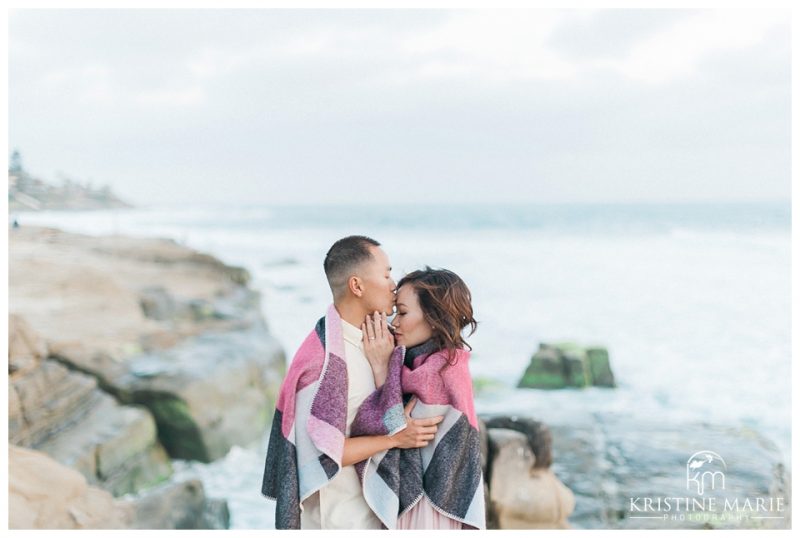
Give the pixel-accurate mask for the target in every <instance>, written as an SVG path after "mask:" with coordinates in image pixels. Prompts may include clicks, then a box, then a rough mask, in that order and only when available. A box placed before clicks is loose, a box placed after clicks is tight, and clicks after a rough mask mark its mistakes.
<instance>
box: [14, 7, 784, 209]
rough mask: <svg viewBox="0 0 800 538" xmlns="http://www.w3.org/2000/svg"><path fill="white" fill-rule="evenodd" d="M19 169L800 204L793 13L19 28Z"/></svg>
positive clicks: (366, 17) (132, 190)
mask: <svg viewBox="0 0 800 538" xmlns="http://www.w3.org/2000/svg"><path fill="white" fill-rule="evenodd" d="M9 26H10V28H9V32H10V37H9V40H10V42H9V122H10V125H9V144H10V148H9V151H10V150H11V149H13V148H18V149H19V150H20V151H21V153H22V156H23V163H24V165H25V167H26V168H27V169H28V170H30V171H31V172H33V173H35V174H38V175H40V176H41V177H43V178H44V179H48V180H53V181H56V180H57V179H58V177H59V173H61V174H66V175H67V176H70V177H73V178H77V179H84V180H86V179H92V180H93V181H94V182H95V183H96V184H103V183H107V184H110V185H111V186H112V187H113V188H114V189H115V190H116V191H117V193H118V194H120V195H121V196H122V197H124V198H127V199H129V200H131V201H133V202H135V203H159V204H160V203H166V204H172V203H177V202H184V201H185V202H187V203H192V202H201V203H205V202H218V201H221V202H231V203H237V202H248V203H250V202H252V203H262V202H263V203H361V202H377V203H381V202H383V203H391V202H393V201H397V202H429V203H441V202H457V203H463V202H484V201H486V202H541V203H549V202H609V201H619V202H628V201H631V202H639V201H653V202H658V201H708V200H718V201H741V200H787V201H788V200H789V198H790V184H791V180H790V132H791V122H790V104H791V88H790V82H791V77H790V75H791V66H790V13H789V12H788V11H753V10H724V11H675V10H641V11H627V10H600V11H582V10H572V11H553V10H529V11H511V10H500V11H486V10H478V11H470V10H456V11H449V10H408V11H406V10H376V11H364V10H298V11H288V10H259V11H251V10H213V11H212V10H197V11H185V10H135V11H134V10H109V11H102V10H70V11H57V10H17V11H13V12H12V13H11V15H10V19H9Z"/></svg>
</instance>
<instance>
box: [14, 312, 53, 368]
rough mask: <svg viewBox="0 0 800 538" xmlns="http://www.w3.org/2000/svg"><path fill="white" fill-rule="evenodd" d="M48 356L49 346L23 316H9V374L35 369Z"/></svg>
mask: <svg viewBox="0 0 800 538" xmlns="http://www.w3.org/2000/svg"><path fill="white" fill-rule="evenodd" d="M46 356H47V344H46V343H45V342H44V341H43V340H42V339H41V338H39V336H38V335H37V334H35V333H34V331H33V329H32V328H31V326H30V325H29V324H28V322H27V321H25V320H24V319H23V318H22V317H21V316H19V315H17V314H14V313H10V314H9V315H8V373H9V375H11V374H14V373H22V372H24V371H26V370H30V369H32V368H35V367H36V365H37V364H38V363H39V361H41V360H42V359H43V358H44V357H46Z"/></svg>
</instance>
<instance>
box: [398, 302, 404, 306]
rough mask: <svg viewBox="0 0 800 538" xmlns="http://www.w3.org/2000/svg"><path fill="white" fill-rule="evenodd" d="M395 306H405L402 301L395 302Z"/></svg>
mask: <svg viewBox="0 0 800 538" xmlns="http://www.w3.org/2000/svg"><path fill="white" fill-rule="evenodd" d="M397 306H405V305H404V304H403V303H397Z"/></svg>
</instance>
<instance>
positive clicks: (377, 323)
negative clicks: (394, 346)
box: [372, 310, 383, 340]
mask: <svg viewBox="0 0 800 538" xmlns="http://www.w3.org/2000/svg"><path fill="white" fill-rule="evenodd" d="M372 325H373V327H375V338H377V339H378V340H382V339H383V331H382V329H381V315H380V313H378V311H377V310H376V311H375V314H374V315H373V317H372Z"/></svg>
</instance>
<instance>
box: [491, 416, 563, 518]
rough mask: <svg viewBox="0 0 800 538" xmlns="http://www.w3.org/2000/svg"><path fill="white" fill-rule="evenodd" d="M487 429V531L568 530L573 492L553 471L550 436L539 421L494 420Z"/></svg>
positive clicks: (514, 418)
mask: <svg viewBox="0 0 800 538" xmlns="http://www.w3.org/2000/svg"><path fill="white" fill-rule="evenodd" d="M485 424H486V426H487V428H488V447H487V449H488V450H487V452H488V454H487V457H488V460H489V462H488V467H487V469H486V471H485V474H484V476H485V478H486V481H487V482H488V484H489V503H487V528H490V529H491V528H494V529H564V528H569V527H570V526H569V524H568V522H567V518H568V517H569V516H570V514H571V513H572V511H573V509H574V508H575V497H574V495H573V494H572V492H571V491H570V490H569V488H567V487H566V486H564V484H563V483H562V482H561V481H560V480H559V479H558V478H557V477H556V475H555V474H554V473H553V471H552V470H551V469H550V465H551V463H552V437H551V435H550V431H549V430H548V428H547V426H545V425H544V424H543V423H541V422H537V421H534V420H531V419H526V418H519V417H504V416H499V417H492V418H490V419H488V420H486V421H485Z"/></svg>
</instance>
